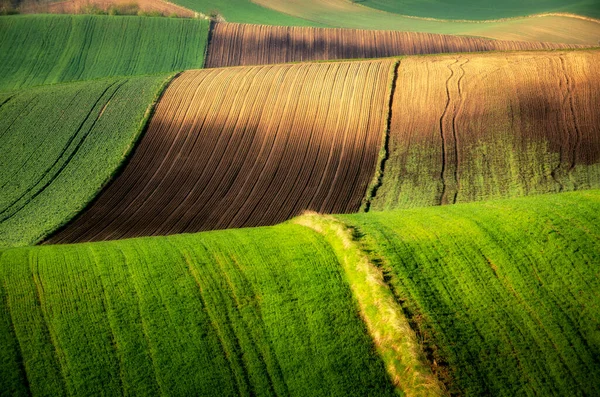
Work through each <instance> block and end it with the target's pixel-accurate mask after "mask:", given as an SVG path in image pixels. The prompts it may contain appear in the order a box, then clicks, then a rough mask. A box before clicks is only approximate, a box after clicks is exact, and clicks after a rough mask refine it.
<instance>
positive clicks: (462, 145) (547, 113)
mask: <svg viewBox="0 0 600 397" xmlns="http://www.w3.org/2000/svg"><path fill="white" fill-rule="evenodd" d="M599 60H600V51H598V50H594V51H573V52H546V53H543V52H536V53H518V52H514V53H504V54H501V53H497V54H477V55H466V54H465V55H448V56H435V57H407V58H403V59H402V60H401V62H400V66H399V68H398V79H397V80H396V86H395V91H394V94H393V95H394V97H393V100H392V108H391V116H390V128H389V139H388V142H387V148H388V150H387V153H386V156H387V158H386V160H385V164H384V167H385V170H384V172H383V174H382V179H381V184H380V187H379V188H376V192H375V194H376V195H375V197H374V199H373V200H372V201H371V203H370V204H371V208H372V209H376V210H383V209H392V208H406V207H419V206H428V205H438V204H448V203H450V204H451V203H455V202H464V201H475V200H486V199H492V198H500V197H514V196H522V195H527V194H539V193H551V192H560V191H569V190H576V189H590V188H596V189H597V188H599V187H600V118H599V117H600V116H599V113H598V112H597V109H598V108H599V106H600V68H599V67H598V64H599V63H598V61H599Z"/></svg>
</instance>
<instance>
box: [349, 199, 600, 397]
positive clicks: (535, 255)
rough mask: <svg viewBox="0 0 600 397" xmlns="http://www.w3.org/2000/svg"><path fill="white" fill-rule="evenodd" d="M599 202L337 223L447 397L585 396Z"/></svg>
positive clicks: (599, 283) (592, 356)
mask: <svg viewBox="0 0 600 397" xmlns="http://www.w3.org/2000/svg"><path fill="white" fill-rule="evenodd" d="M599 199H600V191H586V192H572V193H564V194H553V195H541V196H537V197H529V198H521V199H513V200H504V201H488V202H485V203H476V204H460V205H455V206H446V207H441V208H440V207H437V208H420V209H411V210H403V211H395V212H373V213H369V214H360V215H346V216H339V217H338V218H341V219H342V220H343V221H344V222H345V223H347V224H348V225H351V226H353V227H354V231H355V235H357V236H363V237H362V238H361V244H363V245H364V247H365V249H367V250H368V252H370V253H371V255H375V256H377V257H378V258H379V259H380V263H381V265H382V267H383V269H384V271H385V272H386V274H387V275H388V279H389V280H390V284H391V286H392V287H393V291H394V292H395V294H396V297H397V299H398V300H399V302H401V304H402V305H403V308H404V313H407V314H408V315H409V316H410V318H411V321H412V324H413V327H414V328H415V329H417V330H418V331H419V334H420V337H421V340H423V342H424V344H425V345H424V346H425V350H426V351H428V352H429V357H430V360H431V362H433V363H434V369H436V371H437V373H438V374H439V375H440V376H442V377H444V378H445V379H446V382H447V384H449V385H450V391H451V392H452V393H453V394H461V395H546V396H547V395H561V396H567V395H569V396H574V395H596V394H597V393H598V385H599V384H598V379H600V359H599V357H600V344H599V343H598V341H599V339H598V335H599V331H598V330H599V329H600V305H599V295H598V291H600V278H599V277H598V263H600V245H599V244H598V240H599V239H600V217H599V214H600V200H599Z"/></svg>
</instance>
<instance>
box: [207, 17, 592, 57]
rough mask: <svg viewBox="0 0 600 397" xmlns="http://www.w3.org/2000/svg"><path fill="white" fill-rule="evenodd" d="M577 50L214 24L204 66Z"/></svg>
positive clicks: (534, 44)
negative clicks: (461, 53)
mask: <svg viewBox="0 0 600 397" xmlns="http://www.w3.org/2000/svg"><path fill="white" fill-rule="evenodd" d="M579 47H583V46H578V45H570V44H557V43H540V42H530V41H501V40H491V39H485V38H479V37H468V36H453V35H442V34H433V33H416V32H397V31H385V30H357V29H328V28H310V27H284V26H265V25H246V24H236V23H217V24H215V26H214V30H213V32H212V37H211V41H210V45H209V48H208V54H207V58H206V67H208V68H214V67H224V66H241V65H267V64H276V63H286V62H301V61H316V60H334V59H353V58H383V57H391V56H398V55H418V54H436V53H450V52H478V51H510V50H544V49H562V48H579Z"/></svg>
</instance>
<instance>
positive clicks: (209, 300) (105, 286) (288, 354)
mask: <svg viewBox="0 0 600 397" xmlns="http://www.w3.org/2000/svg"><path fill="white" fill-rule="evenodd" d="M0 298H1V299H0V340H1V342H2V347H3V348H2V349H0V394H2V395H5V394H10V395H26V394H29V393H31V394H33V395H52V396H57V395H63V394H70V395H78V396H83V395H95V394H97V393H98V392H99V391H102V392H103V394H104V395H121V394H123V393H124V394H128V395H159V394H162V395H175V396H183V395H207V396H214V395H221V396H233V395H261V396H267V395H295V396H308V395H321V396H324V395H327V396H365V395H376V396H386V395H393V388H392V385H391V383H390V382H389V381H388V379H387V375H386V372H385V369H384V367H383V364H382V362H381V360H380V359H379V358H378V356H377V355H376V354H375V351H374V347H373V342H372V341H371V339H370V338H369V336H368V334H367V332H366V330H365V326H364V324H363V323H362V321H361V320H360V318H359V317H358V313H357V308H356V307H355V303H354V301H353V299H352V296H351V292H350V289H349V286H348V284H347V282H346V281H345V276H344V274H343V271H342V269H341V267H340V265H339V264H338V262H337V259H336V256H335V255H334V253H333V251H332V249H331V248H330V247H329V246H328V245H327V244H326V243H325V242H324V239H323V238H322V236H319V235H318V234H316V233H314V232H311V231H310V230H309V229H307V228H304V227H302V226H297V225H289V224H288V225H281V226H276V227H269V228H255V229H239V230H229V231H219V232H207V233H200V234H194V235H178V236H171V237H164V238H143V239H134V240H123V241H114V242H108V243H93V244H81V245H66V246H42V247H31V248H13V249H8V250H5V251H4V252H2V253H1V257H0Z"/></svg>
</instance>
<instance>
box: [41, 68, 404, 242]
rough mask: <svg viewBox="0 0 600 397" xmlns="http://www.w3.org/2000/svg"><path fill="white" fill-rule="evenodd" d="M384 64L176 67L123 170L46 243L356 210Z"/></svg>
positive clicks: (370, 166)
mask: <svg viewBox="0 0 600 397" xmlns="http://www.w3.org/2000/svg"><path fill="white" fill-rule="evenodd" d="M394 65H395V61H393V60H383V61H370V62H343V63H322V64H299V65H278V66H262V67H252V68H228V69H210V70H199V71H188V72H184V73H183V74H182V75H181V76H179V77H178V78H176V79H175V80H174V81H173V83H172V84H171V85H170V86H169V88H168V89H167V90H166V91H165V93H164V96H163V98H162V100H161V101H160V102H159V104H158V105H157V107H156V111H155V115H154V117H153V118H152V120H151V122H150V125H149V128H148V131H147V132H146V134H145V136H144V137H143V138H142V140H141V141H140V143H139V144H138V146H137V149H136V151H135V153H134V154H133V157H132V159H131V161H130V163H129V164H128V166H126V168H125V170H124V172H123V174H122V175H120V176H119V177H117V179H115V181H114V182H113V183H112V184H111V185H110V186H109V187H108V188H107V189H106V190H105V191H104V192H103V193H102V194H101V195H100V197H99V198H98V199H97V200H96V202H95V203H94V204H93V205H92V206H91V207H90V208H89V209H88V210H87V211H85V212H84V213H83V214H82V215H81V216H80V217H79V218H77V219H76V220H75V221H74V223H72V224H71V225H70V226H68V227H67V228H66V229H65V230H63V231H62V232H59V233H58V234H57V235H56V236H54V237H53V238H51V239H50V240H49V242H50V243H66V242H79V241H95V240H108V239H119V238H125V237H133V236H143V235H168V234H174V233H183V232H195V231H200V230H208V229H222V228H230V227H242V226H258V225H268V224H275V223H278V222H281V221H284V220H286V219H289V218H291V217H293V216H295V215H298V214H299V213H301V212H303V211H304V210H314V211H319V212H326V213H348V212H356V211H357V210H358V209H359V207H360V205H361V202H362V199H363V197H364V194H365V192H366V189H367V185H368V184H369V182H370V181H371V178H372V176H373V174H374V172H375V168H376V164H377V159H378V153H379V150H380V147H381V144H382V140H383V132H384V130H385V123H386V114H387V106H388V97H389V93H390V87H391V78H392V71H393V68H394Z"/></svg>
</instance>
